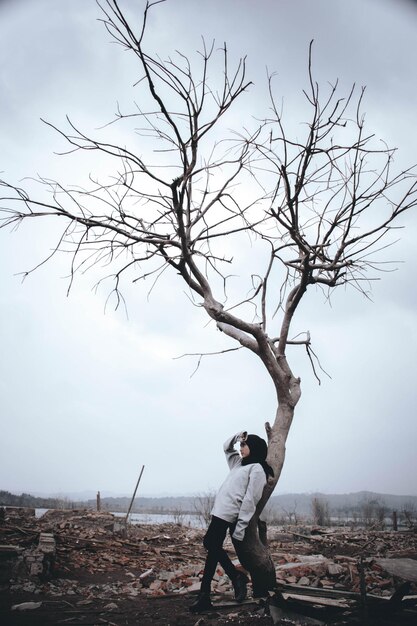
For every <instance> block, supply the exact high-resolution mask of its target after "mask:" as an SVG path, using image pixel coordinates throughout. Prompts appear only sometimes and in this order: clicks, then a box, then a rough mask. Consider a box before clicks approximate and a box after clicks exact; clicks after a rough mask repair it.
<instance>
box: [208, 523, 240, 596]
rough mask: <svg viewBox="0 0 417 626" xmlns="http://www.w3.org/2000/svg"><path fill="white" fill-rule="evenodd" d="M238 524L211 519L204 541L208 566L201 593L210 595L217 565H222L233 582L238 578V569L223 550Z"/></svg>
mask: <svg viewBox="0 0 417 626" xmlns="http://www.w3.org/2000/svg"><path fill="white" fill-rule="evenodd" d="M235 526H236V522H234V523H230V522H226V521H225V520H224V519H220V517H215V516H214V515H213V517H212V518H211V522H210V525H209V527H208V529H207V532H206V534H205V536H204V539H203V545H204V547H205V548H206V550H207V557H206V564H205V566H204V573H203V578H202V580H201V591H204V592H207V593H210V587H211V581H212V580H213V576H214V574H215V572H216V567H217V563H220V565H221V566H222V568H223V569H224V571H225V572H226V574H227V575H228V576H229V578H230V579H231V580H232V581H233V580H235V579H236V576H237V573H238V571H237V569H236V568H235V566H234V565H233V563H232V561H231V560H230V559H229V557H228V555H227V552H226V551H225V550H224V549H223V542H224V540H225V539H226V533H227V531H228V530H229V532H230V534H232V533H233V531H234V529H235Z"/></svg>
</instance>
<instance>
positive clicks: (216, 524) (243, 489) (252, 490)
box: [190, 432, 273, 613]
mask: <svg viewBox="0 0 417 626" xmlns="http://www.w3.org/2000/svg"><path fill="white" fill-rule="evenodd" d="M238 441H239V442H240V455H239V453H238V452H237V451H236V450H235V448H234V446H235V444H236V443H237V442H238ZM224 452H225V454H226V460H227V462H228V464H229V467H230V472H229V474H228V476H227V478H226V480H225V481H224V483H223V484H222V486H221V487H220V490H219V492H218V494H217V496H216V499H215V502H214V506H213V509H212V511H211V515H212V518H211V522H210V525H209V527H208V529H207V533H206V534H205V536H204V539H203V545H204V547H205V548H206V550H207V557H206V563H205V566H204V573H203V578H202V580H201V588H200V593H199V594H198V597H197V600H196V601H195V602H194V603H193V604H192V605H191V606H190V611H191V612H193V613H198V612H200V611H204V610H207V609H209V608H211V607H212V603H211V600H210V590H211V581H212V580H213V576H214V573H215V571H216V567H217V563H220V565H221V566H222V568H223V569H224V571H225V572H226V574H227V575H228V576H229V578H230V580H231V581H232V584H233V588H234V590H235V598H236V600H237V602H243V600H244V599H245V598H246V593H247V590H246V585H247V582H248V579H247V577H246V576H245V574H243V573H242V572H240V571H239V570H237V569H236V567H235V566H234V565H233V563H232V561H231V560H230V558H229V556H228V555H227V552H226V551H225V550H224V549H223V542H224V540H225V538H226V533H227V531H228V530H229V532H230V534H231V536H232V539H233V541H234V542H236V541H243V539H244V536H245V530H246V527H247V526H248V524H249V522H250V520H251V519H252V516H253V514H254V513H255V509H256V505H257V504H258V502H259V500H260V499H261V496H262V492H263V489H264V487H265V485H266V482H267V479H268V476H273V471H272V469H271V467H270V466H269V465H268V463H267V462H266V460H265V459H266V455H267V452H268V447H267V445H266V442H265V440H264V439H261V437H258V436H257V435H248V434H247V433H246V432H241V433H238V434H237V435H234V436H233V437H231V438H230V439H228V440H227V441H226V442H225V444H224Z"/></svg>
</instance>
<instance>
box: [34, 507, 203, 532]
mask: <svg viewBox="0 0 417 626" xmlns="http://www.w3.org/2000/svg"><path fill="white" fill-rule="evenodd" d="M48 510H49V509H35V515H36V517H42V515H44V514H45V513H46V512H47V511H48ZM113 515H114V516H115V517H122V518H125V517H126V513H119V512H114V513H113ZM129 522H130V523H131V524H179V523H180V524H181V526H189V527H190V528H205V524H204V522H202V521H201V519H200V518H199V517H198V515H191V514H184V515H169V514H167V513H131V514H130V515H129Z"/></svg>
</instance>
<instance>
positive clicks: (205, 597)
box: [190, 591, 213, 613]
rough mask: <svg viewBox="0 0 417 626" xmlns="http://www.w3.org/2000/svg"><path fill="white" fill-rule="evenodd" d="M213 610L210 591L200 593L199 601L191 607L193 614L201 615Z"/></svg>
mask: <svg viewBox="0 0 417 626" xmlns="http://www.w3.org/2000/svg"><path fill="white" fill-rule="evenodd" d="M211 608H213V605H212V603H211V600H210V594H209V592H208V591H200V593H199V594H198V596H197V600H196V601H195V602H193V603H192V605H191V606H190V611H191V613H201V612H202V611H207V610H208V609H211Z"/></svg>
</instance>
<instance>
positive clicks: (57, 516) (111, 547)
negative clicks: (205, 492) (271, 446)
mask: <svg viewBox="0 0 417 626" xmlns="http://www.w3.org/2000/svg"><path fill="white" fill-rule="evenodd" d="M203 534H204V531H203V530H199V529H194V528H191V527H185V526H179V525H174V524H169V525H168V524H164V525H141V526H139V525H137V526H136V525H130V526H128V528H127V532H126V528H125V526H124V521H123V520H121V519H120V518H118V517H115V516H114V515H112V514H111V513H98V512H94V511H48V512H47V513H46V514H45V515H44V516H42V517H41V518H39V519H37V518H35V516H34V515H33V514H27V513H24V512H23V510H22V513H21V515H19V514H18V513H17V512H16V511H13V513H12V514H10V515H9V514H8V512H7V510H6V515H5V519H4V520H3V521H2V522H1V523H0V586H3V588H5V587H6V586H7V588H8V590H9V591H10V593H12V594H13V593H23V592H25V593H30V594H34V596H39V597H40V596H42V597H48V598H52V599H59V598H61V599H64V598H65V599H66V600H68V599H70V598H71V596H72V597H73V598H74V606H76V607H88V606H89V605H91V604H92V603H93V602H95V601H97V599H101V600H103V602H107V603H110V604H111V603H113V604H116V603H117V602H118V601H119V600H120V598H124V599H125V600H138V599H139V598H141V597H142V598H144V597H146V598H163V597H166V598H169V597H181V596H185V595H187V594H190V593H193V592H196V591H197V590H198V589H199V586H200V579H201V574H202V570H203V567H204V559H205V552H204V549H203V547H202V537H203ZM268 539H269V547H270V552H271V556H272V559H273V561H274V563H275V565H276V574H277V582H278V587H279V588H282V590H283V591H285V594H286V595H285V597H288V595H290V596H291V597H293V595H292V593H293V591H295V592H296V593H299V594H303V593H304V594H307V593H308V590H312V591H314V592H315V594H316V595H317V594H321V595H323V596H324V597H327V598H329V597H330V598H333V600H332V599H328V600H327V602H328V603H329V604H331V603H332V602H333V603H337V602H338V601H337V600H335V599H334V598H335V594H337V593H340V594H341V595H343V594H344V593H345V597H349V594H360V593H361V592H362V587H363V584H365V587H366V591H367V593H368V594H371V595H372V596H375V597H377V596H378V597H380V598H381V599H385V598H390V597H391V596H392V595H393V594H394V592H395V590H396V588H397V587H398V585H399V584H400V583H401V582H403V581H402V580H401V572H404V571H408V572H411V574H410V575H408V574H407V576H408V578H407V580H408V582H409V583H410V588H409V590H408V593H409V594H417V534H415V533H412V532H390V531H386V532H385V531H366V530H352V531H350V530H347V529H326V530H325V531H323V530H322V529H317V528H307V527H305V528H300V527H298V526H296V527H286V528H285V529H284V530H283V529H280V528H275V527H271V528H270V529H269V537H268ZM225 548H226V549H227V550H229V551H230V556H231V558H232V559H234V562H235V563H236V564H238V562H237V560H236V558H235V556H236V555H235V552H234V549H233V546H232V543H231V541H230V538H229V539H227V540H226V543H225ZM406 562H408V568H409V569H408V570H406V569H404V567H405V565H407V563H406ZM404 564H405V565H404ZM414 568H415V570H416V580H414V579H413V576H414V574H413V572H414ZM361 585H362V587H361ZM320 590H321V591H320ZM213 593H214V595H218V596H220V597H224V596H228V597H229V598H231V597H232V596H233V593H232V587H231V584H230V581H229V579H228V577H227V576H225V575H224V573H223V571H222V570H221V569H220V568H218V570H217V572H216V575H215V578H214V581H213ZM332 593H333V596H332V595H331V594H332ZM326 594H327V595H326ZM300 597H301V596H300ZM35 599H36V598H35ZM316 602H317V601H316ZM323 602H324V603H325V601H323ZM106 606H107V605H106ZM339 606H348V605H346V604H345V605H342V604H340V601H339Z"/></svg>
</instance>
